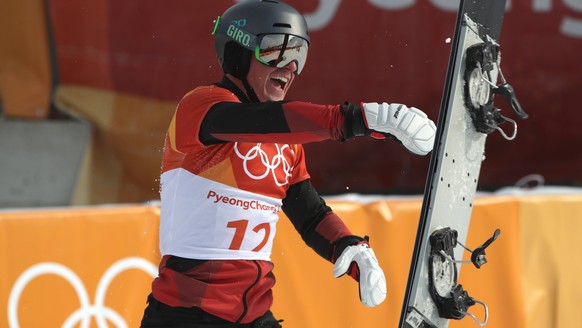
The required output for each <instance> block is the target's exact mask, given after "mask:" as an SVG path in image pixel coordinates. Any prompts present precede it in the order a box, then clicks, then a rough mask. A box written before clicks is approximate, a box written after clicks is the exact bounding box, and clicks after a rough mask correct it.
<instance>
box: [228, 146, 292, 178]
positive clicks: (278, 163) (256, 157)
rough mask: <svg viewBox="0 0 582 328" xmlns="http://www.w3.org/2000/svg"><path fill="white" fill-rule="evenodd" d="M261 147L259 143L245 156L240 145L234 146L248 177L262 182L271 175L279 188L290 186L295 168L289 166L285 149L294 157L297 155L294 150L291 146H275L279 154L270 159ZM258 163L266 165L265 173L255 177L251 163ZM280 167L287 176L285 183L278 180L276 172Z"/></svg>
mask: <svg viewBox="0 0 582 328" xmlns="http://www.w3.org/2000/svg"><path fill="white" fill-rule="evenodd" d="M261 146H262V144H261V143H258V144H256V145H255V146H254V147H252V148H251V149H249V151H247V153H246V154H245V155H243V154H241V152H240V151H239V148H238V143H235V144H234V151H235V153H236V155H237V156H238V157H239V158H240V159H242V160H243V168H244V170H245V173H246V174H247V176H248V177H249V178H251V179H254V180H262V179H264V178H265V177H266V176H267V175H268V174H269V173H271V175H272V176H273V180H274V181H275V184H277V186H284V185H286V184H288V183H289V178H290V177H291V171H292V170H293V166H291V165H290V164H289V162H288V161H287V159H286V158H285V156H284V155H283V151H284V150H285V149H288V150H289V151H290V152H291V154H292V155H294V154H295V153H294V152H293V150H292V149H291V148H290V147H289V145H279V144H275V147H276V148H277V154H275V155H274V156H273V158H271V159H269V155H267V153H266V152H265V151H264V150H263V149H261ZM257 161H260V164H262V165H264V167H265V171H264V172H263V173H261V174H259V175H254V174H253V173H251V172H250V170H249V165H250V163H257ZM255 167H257V165H256V164H255V165H253V168H255ZM279 167H281V168H282V170H283V173H284V174H285V178H284V179H285V181H279V179H278V178H277V171H276V170H277V169H278V168H279Z"/></svg>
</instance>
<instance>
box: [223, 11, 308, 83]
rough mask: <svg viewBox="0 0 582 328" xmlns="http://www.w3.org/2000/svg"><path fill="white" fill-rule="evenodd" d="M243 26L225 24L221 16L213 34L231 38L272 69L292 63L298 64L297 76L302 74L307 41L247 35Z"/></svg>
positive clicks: (285, 35)
mask: <svg viewBox="0 0 582 328" xmlns="http://www.w3.org/2000/svg"><path fill="white" fill-rule="evenodd" d="M241 26H244V24H242V23H240V22H237V21H234V22H224V21H222V20H220V16H219V17H218V18H217V19H216V21H215V25H214V30H213V31H212V34H213V35H214V34H216V33H220V34H223V35H226V36H227V37H229V38H231V39H232V40H233V41H235V42H236V43H238V44H240V45H241V46H243V47H245V48H246V49H248V50H250V51H252V52H253V53H254V54H255V58H256V59H257V60H258V61H259V62H261V63H263V64H265V65H268V66H271V67H279V68H281V67H285V66H286V65H289V64H290V63H292V62H295V63H296V64H297V70H296V71H295V73H296V74H299V73H301V71H302V70H303V67H304V66H305V62H306V61H307V49H308V48H309V42H307V40H305V39H303V38H301V37H298V36H295V35H289V34H263V35H260V36H255V35H253V34H251V33H247V32H246V31H245V30H244V29H243V28H241Z"/></svg>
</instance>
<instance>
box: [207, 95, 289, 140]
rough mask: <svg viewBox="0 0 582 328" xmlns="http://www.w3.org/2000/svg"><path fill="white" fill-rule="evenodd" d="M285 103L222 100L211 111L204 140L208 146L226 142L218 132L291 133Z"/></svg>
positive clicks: (208, 114)
mask: <svg viewBox="0 0 582 328" xmlns="http://www.w3.org/2000/svg"><path fill="white" fill-rule="evenodd" d="M282 104H283V102H280V101H278V102H264V103H237V102H221V103H218V104H216V105H214V106H212V108H211V109H210V110H209V111H208V113H207V114H206V116H205V117H204V120H203V121H202V125H201V127H200V141H202V143H203V144H205V145H211V144H217V143H224V142H227V141H223V140H220V139H217V138H215V137H214V136H213V135H214V134H237V133H245V134H249V133H251V134H263V133H289V132H290V130H289V126H288V124H287V120H286V119H285V114H284V112H283V107H282Z"/></svg>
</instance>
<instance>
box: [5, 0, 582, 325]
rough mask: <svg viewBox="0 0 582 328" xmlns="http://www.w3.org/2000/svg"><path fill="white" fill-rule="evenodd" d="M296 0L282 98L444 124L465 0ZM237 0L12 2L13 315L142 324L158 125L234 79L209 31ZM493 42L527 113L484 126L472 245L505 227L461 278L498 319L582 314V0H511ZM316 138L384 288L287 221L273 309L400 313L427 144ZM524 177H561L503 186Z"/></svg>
mask: <svg viewBox="0 0 582 328" xmlns="http://www.w3.org/2000/svg"><path fill="white" fill-rule="evenodd" d="M288 2H289V3H291V4H292V5H294V6H295V7H296V8H297V9H298V10H299V11H301V12H302V13H303V14H304V15H305V17H306V18H307V22H308V25H309V27H310V30H311V40H312V44H311V47H310V49H309V58H308V61H307V65H306V68H305V70H304V71H303V73H302V74H301V75H300V76H298V77H297V78H296V79H295V82H294V85H293V86H292V89H291V91H290V93H289V94H288V99H289V100H303V101H310V102H314V103H321V104H339V103H342V102H344V101H351V102H382V101H385V102H399V103H404V104H406V105H409V106H415V107H418V108H421V109H422V110H423V111H425V112H426V113H427V114H428V115H429V116H430V117H431V118H433V119H434V120H435V121H436V120H437V118H438V112H439V107H440V102H441V98H442V93H443V87H444V82H445V75H446V70H447V65H448V61H449V54H450V51H451V46H452V42H451V39H452V38H453V31H454V24H455V19H456V10H457V8H458V5H459V3H458V0H367V1H353V0H343V1H342V0H301V1H300V0H289V1H288ZM234 3H235V1H233V0H206V1H204V0H168V1H161V0H123V1H119V0H116V1H114V0H91V1H89V0H24V1H22V0H0V27H1V28H0V259H2V260H1V261H0V326H2V327H4V326H6V323H8V325H7V326H8V327H13V328H15V327H61V326H63V327H73V326H76V324H77V323H81V326H82V327H87V326H89V323H91V325H90V326H91V327H94V326H98V327H107V326H109V323H113V324H114V326H116V327H128V326H129V327H135V326H138V322H139V320H140V319H141V316H142V313H143V308H144V307H145V298H146V295H147V294H148V293H149V290H150V284H151V279H152V277H155V276H156V271H157V268H156V267H157V263H158V262H159V258H160V254H159V251H158V223H159V210H160V209H159V204H158V203H157V200H158V199H159V193H158V183H159V180H158V179H159V173H160V160H161V155H162V147H163V143H164V136H165V132H166V129H167V127H168V125H169V122H170V119H171V117H172V115H173V112H174V110H175V107H176V105H177V103H178V101H179V100H180V99H181V97H182V96H183V95H184V94H185V93H186V92H188V91H189V90H191V89H193V88H195V87H196V86H199V85H205V84H212V83H214V82H217V81H219V80H220V79H221V76H222V72H221V69H220V67H219V66H218V61H217V59H216V57H215V53H214V43H213V37H212V36H211V34H210V32H211V30H212V28H213V20H214V19H215V18H216V17H217V16H218V15H220V14H221V13H222V12H223V11H224V10H225V9H226V8H228V7H229V6H231V5H232V4H234ZM500 41H501V44H502V46H501V53H502V61H501V68H502V71H503V74H504V75H505V77H506V78H507V80H508V82H509V83H511V84H512V85H513V86H514V88H515V90H516V93H517V96H518V99H519V101H520V102H521V104H522V106H523V108H524V109H525V111H526V112H527V113H528V114H529V115H530V118H529V119H528V120H526V121H520V122H518V124H519V130H518V134H517V138H516V139H515V140H514V141H511V142H509V141H507V140H505V139H504V138H503V137H502V136H501V135H500V134H499V133H497V132H495V133H492V134H491V135H490V136H489V137H488V138H487V147H486V153H485V161H484V162H483V165H482V168H481V176H480V179H479V184H478V190H479V191H480V192H481V196H484V197H477V199H476V201H475V207H474V211H473V216H472V221H471V229H470V233H469V236H468V239H467V245H469V246H473V247H475V246H477V245H480V243H483V241H485V240H486V239H487V238H489V237H490V236H491V234H492V232H493V231H494V230H495V229H496V228H500V229H501V231H502V234H501V237H500V238H499V241H498V242H497V241H496V243H495V244H493V246H492V247H491V248H488V250H487V252H488V258H489V260H490V264H487V268H486V269H485V270H476V269H475V268H471V267H468V268H467V269H463V275H462V276H461V283H463V285H464V286H465V287H466V288H467V290H469V291H470V292H471V295H473V296H475V297H476V298H478V299H480V300H482V301H486V302H487V304H489V306H490V312H491V320H490V324H489V327H520V328H521V327H527V328H548V327H556V328H566V327H567V328H572V327H574V328H582V319H581V317H580V315H579V308H580V304H582V296H581V295H582V283H581V281H580V278H579V277H580V275H582V262H580V261H579V257H580V256H579V255H576V254H577V253H576V252H575V250H576V249H577V248H578V247H579V246H578V244H577V241H578V239H579V235H580V231H582V214H581V213H582V193H581V192H580V190H581V189H579V188H577V187H579V186H580V185H581V184H582V151H581V147H582V131H581V128H580V127H581V125H582V113H581V111H580V109H581V106H580V104H579V99H580V94H581V93H582V55H581V54H582V0H522V1H514V0H507V10H506V14H505V20H504V24H503V28H502V32H501V37H500ZM496 104H497V105H498V106H499V107H500V108H501V109H502V114H503V115H505V116H508V117H510V118H516V116H515V115H514V114H513V113H512V112H511V109H510V108H509V106H507V104H505V103H504V102H503V100H502V99H499V100H497V101H496ZM506 125H508V124H506ZM502 127H503V128H504V129H506V131H510V130H511V126H509V125H508V126H502ZM305 148H306V152H307V162H308V163H307V164H308V168H309V172H310V173H311V176H312V181H313V183H314V185H315V186H316V188H317V189H318V190H319V191H320V193H322V194H323V195H324V197H325V198H326V201H328V204H330V206H332V208H334V211H335V212H336V213H338V215H340V216H341V217H342V219H343V220H344V221H346V224H347V225H348V226H349V227H350V229H352V232H353V233H355V234H359V235H365V234H367V235H369V236H370V237H371V240H372V243H373V245H374V248H375V250H376V254H377V256H378V260H379V262H380V264H381V266H382V268H383V269H384V270H385V272H386V275H387V277H388V290H389V298H388V300H387V302H385V303H384V304H382V305H381V306H379V307H376V308H374V309H368V308H364V307H363V306H362V305H361V304H360V303H359V299H358V297H357V287H356V285H355V284H354V283H353V282H352V281H350V280H349V279H332V278H331V265H330V264H329V263H327V262H325V261H322V260H321V259H320V258H318V257H317V255H315V254H314V252H312V251H311V250H310V249H308V248H307V247H303V246H299V247H297V246H298V245H301V244H302V242H301V240H300V238H299V236H298V235H297V233H296V232H295V231H294V229H293V227H292V226H291V224H290V223H289V221H288V220H280V221H279V224H278V226H277V238H276V242H275V244H274V248H273V253H272V258H273V261H274V262H275V263H277V264H276V269H275V273H276V275H277V279H278V283H277V285H276V287H275V290H274V293H275V294H276V295H278V296H276V301H275V303H274V305H273V310H274V312H275V313H276V314H277V315H278V316H280V317H281V318H283V319H285V327H290V328H293V327H302V328H303V327H352V328H353V327H396V325H397V321H398V318H399V314H400V310H401V306H402V300H403V296H404V289H405V287H406V283H407V277H408V268H409V264H410V258H411V254H412V248H413V245H414V237H415V234H416V229H417V226H418V218H419V214H420V209H421V204H422V193H423V189H424V185H425V181H426V177H427V173H428V172H427V171H428V166H429V160H430V156H425V157H420V156H415V155H412V154H410V153H409V152H407V151H406V150H405V149H404V148H403V147H402V146H400V145H399V144H397V143H396V142H394V141H393V140H384V141H380V140H372V139H369V138H360V139H356V140H351V141H348V142H345V143H343V144H340V143H337V142H333V141H325V142H320V143H313V144H308V145H305ZM524 177H529V178H528V179H531V180H532V181H533V182H535V183H538V184H540V185H541V184H545V185H546V186H553V188H549V189H545V188H531V189H527V188H526V189H520V188H517V189H515V188H510V187H511V186H514V185H515V184H516V183H518V181H520V180H521V181H524V180H523V178H524ZM518 184H519V183H518ZM569 187H574V188H569ZM489 191H496V192H495V193H489ZM391 195H398V196H397V197H396V198H393V197H391ZM151 201H153V202H151ZM282 216H283V215H282ZM467 254H468V253H466V254H465V255H466V257H467ZM126 271H127V272H126ZM41 276H42V277H41ZM32 280H34V281H32ZM67 281H68V282H67ZM75 293H76V295H75ZM55 295H58V299H59V302H56V303H55ZM90 299H91V300H93V299H94V301H91V300H90ZM57 303H58V304H57ZM79 304H81V307H80V306H79ZM475 311H479V310H475ZM475 313H476V314H477V316H478V317H479V318H481V314H480V313H479V312H475ZM105 321H107V322H105ZM95 324H96V325H95ZM475 326H476V324H475V323H474V322H473V321H471V320H470V319H468V320H462V321H460V322H452V323H451V327H475Z"/></svg>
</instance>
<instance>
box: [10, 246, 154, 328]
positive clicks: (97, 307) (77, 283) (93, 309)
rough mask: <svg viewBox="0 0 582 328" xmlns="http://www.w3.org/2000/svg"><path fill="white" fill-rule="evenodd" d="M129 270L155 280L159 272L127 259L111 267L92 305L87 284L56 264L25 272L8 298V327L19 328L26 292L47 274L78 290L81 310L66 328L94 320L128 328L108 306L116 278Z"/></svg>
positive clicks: (144, 262) (84, 327) (85, 327)
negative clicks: (64, 281) (147, 275)
mask: <svg viewBox="0 0 582 328" xmlns="http://www.w3.org/2000/svg"><path fill="white" fill-rule="evenodd" d="M128 269H140V270H142V271H145V272H146V273H147V274H149V275H150V276H152V277H156V276H157V268H156V266H155V265H153V264H152V263H151V262H149V261H147V260H145V259H143V258H140V257H127V258H124V259H122V260H119V261H117V262H115V263H114V264H113V265H111V266H110V267H109V268H108V269H107V270H106V271H105V273H104V274H103V276H102V277H101V280H99V284H98V285H97V290H96V293H95V304H94V305H91V304H90V302H89V295H88V293H87V289H86V288H85V285H84V284H83V281H82V280H81V278H79V276H77V274H75V272H73V271H72V270H71V269H69V268H68V267H66V266H64V265H62V264H59V263H54V262H43V263H39V264H36V265H33V266H32V267H30V268H28V269H27V270H26V271H24V272H23V273H22V274H21V275H20V277H18V279H17V280H16V282H15V283H14V286H13V287H12V290H11V291H10V296H9V298H8V324H9V326H10V327H12V328H19V327H20V323H19V321H18V303H19V301H20V296H21V295H22V291H23V290H24V288H25V287H26V285H28V283H30V282H31V281H32V280H33V279H35V278H37V277H38V276H42V275H45V274H54V275H57V276H60V277H62V278H64V279H65V280H66V281H68V282H69V283H70V284H71V286H73V288H74V289H75V292H76V293H77V296H78V298H79V301H80V303H81V307H80V308H79V309H78V310H76V311H75V312H73V313H72V314H71V315H70V316H69V317H68V318H67V320H66V321H65V323H64V324H63V326H62V327H63V328H72V327H74V326H75V325H76V324H77V323H79V322H81V328H88V327H89V324H90V322H91V318H92V317H95V319H96V321H97V325H98V327H100V328H101V327H108V325H107V321H106V320H109V321H111V322H112V323H113V324H114V325H115V326H116V327H119V328H127V323H126V322H125V320H124V319H123V318H122V317H121V315H119V313H117V312H116V311H115V310H113V309H111V308H109V307H106V306H105V293H106V291H107V289H108V288H109V285H110V283H111V281H112V280H113V278H115V277H116V276H117V275H118V274H120V273H121V272H123V271H125V270H128Z"/></svg>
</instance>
